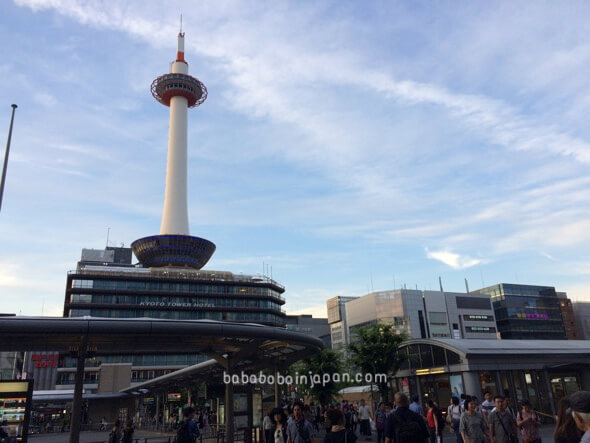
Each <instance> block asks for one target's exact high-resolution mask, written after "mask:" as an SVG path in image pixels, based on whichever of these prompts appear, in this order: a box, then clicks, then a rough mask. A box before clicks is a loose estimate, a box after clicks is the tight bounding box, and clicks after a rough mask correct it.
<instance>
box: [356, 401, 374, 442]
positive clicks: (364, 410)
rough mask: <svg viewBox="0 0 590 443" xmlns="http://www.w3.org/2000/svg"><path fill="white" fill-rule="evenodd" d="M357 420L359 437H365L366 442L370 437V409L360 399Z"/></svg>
mask: <svg viewBox="0 0 590 443" xmlns="http://www.w3.org/2000/svg"><path fill="white" fill-rule="evenodd" d="M358 415H359V420H360V422H361V435H364V436H365V437H367V440H368V439H369V438H370V437H371V419H372V418H373V417H371V408H369V405H366V404H365V399H364V398H363V399H361V405H360V406H359V412H358Z"/></svg>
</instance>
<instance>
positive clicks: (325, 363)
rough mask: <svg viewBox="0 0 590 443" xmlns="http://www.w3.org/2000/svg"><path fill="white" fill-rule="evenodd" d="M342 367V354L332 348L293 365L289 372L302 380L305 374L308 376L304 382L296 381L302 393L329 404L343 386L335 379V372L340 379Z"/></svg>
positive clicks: (322, 403)
mask: <svg viewBox="0 0 590 443" xmlns="http://www.w3.org/2000/svg"><path fill="white" fill-rule="evenodd" d="M342 368H343V363H342V359H341V356H340V354H339V353H338V352H336V351H334V350H332V349H324V350H323V351H321V352H319V353H317V354H315V355H314V356H313V357H310V358H308V359H306V360H303V361H301V362H298V363H296V364H294V365H292V366H291V368H290V371H289V372H290V374H291V375H292V376H293V377H294V378H295V377H297V376H298V377H299V380H300V381H301V380H302V379H303V377H304V376H306V377H307V380H304V382H303V383H301V382H300V383H296V384H297V389H298V391H299V392H300V393H304V394H307V395H309V396H311V397H312V398H313V399H314V400H316V401H317V402H319V404H320V405H327V404H329V403H331V402H332V401H333V400H334V398H335V397H336V396H337V395H338V391H339V390H340V388H341V386H340V383H338V382H337V381H336V382H335V381H334V374H337V377H336V379H338V377H339V376H340V374H341V372H342ZM324 377H325V378H324ZM328 378H329V380H328ZM318 382H319V383H318Z"/></svg>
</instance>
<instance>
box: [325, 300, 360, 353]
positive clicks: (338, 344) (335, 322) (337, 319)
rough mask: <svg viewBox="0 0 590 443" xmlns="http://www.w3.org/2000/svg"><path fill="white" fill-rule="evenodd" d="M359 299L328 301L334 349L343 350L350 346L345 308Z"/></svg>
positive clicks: (331, 339)
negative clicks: (352, 301) (350, 302)
mask: <svg viewBox="0 0 590 443" xmlns="http://www.w3.org/2000/svg"><path fill="white" fill-rule="evenodd" d="M357 298H358V297H341V296H337V297H332V298H330V299H328V300H327V301H326V307H327V311H328V324H329V325H330V342H331V345H332V349H342V348H344V347H345V346H346V345H347V344H348V325H347V323H346V310H345V307H344V306H345V305H346V303H348V302H349V301H351V300H355V299H357Z"/></svg>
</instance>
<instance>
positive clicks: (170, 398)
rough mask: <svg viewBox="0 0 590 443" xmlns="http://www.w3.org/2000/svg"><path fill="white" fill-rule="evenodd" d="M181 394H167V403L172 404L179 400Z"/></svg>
mask: <svg viewBox="0 0 590 443" xmlns="http://www.w3.org/2000/svg"><path fill="white" fill-rule="evenodd" d="M181 397H182V394H181V393H180V392H173V393H169V394H168V403H174V402H178V401H180V400H181Z"/></svg>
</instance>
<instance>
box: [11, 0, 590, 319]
mask: <svg viewBox="0 0 590 443" xmlns="http://www.w3.org/2000/svg"><path fill="white" fill-rule="evenodd" d="M181 12H182V14H183V17H184V30H185V32H186V58H187V60H188V62H189V65H190V68H189V69H190V73H191V74H192V75H194V76H196V77H198V78H199V79H200V80H202V81H203V82H204V83H205V84H206V86H207V88H208V90H209V98H208V99H207V101H206V102H205V103H204V104H203V105H202V106H201V107H199V108H197V109H194V110H192V111H190V114H189V165H188V167H189V219H190V227H191V233H192V234H193V235H199V236H203V237H205V238H208V239H210V240H212V241H214V242H215V243H216V244H217V252H216V253H215V255H214V256H213V258H212V260H211V261H210V263H209V264H208V265H207V268H208V269H222V270H229V271H232V272H236V273H239V272H244V273H257V272H262V269H263V265H262V264H263V262H264V263H268V264H270V265H272V269H273V277H275V278H276V279H277V280H279V281H280V282H282V283H283V284H284V285H285V286H286V288H287V292H286V298H287V309H288V311H289V312H308V313H314V314H316V315H318V314H320V315H322V314H323V315H325V300H326V299H327V298H329V297H332V296H335V295H362V294H364V293H366V292H367V291H369V290H371V289H374V290H383V289H392V288H394V287H399V286H400V285H402V284H406V285H407V286H408V287H416V286H418V288H420V289H435V288H437V287H438V277H439V276H441V277H442V280H443V284H444V288H445V290H450V291H451V290H454V291H462V290H464V282H463V279H464V278H467V279H468V281H469V285H470V288H472V289H476V288H479V287H481V286H482V284H483V285H491V284H494V283H499V282H514V283H531V284H543V285H552V286H556V288H557V289H558V290H562V291H567V292H568V293H569V294H570V296H571V297H572V298H573V299H578V300H582V299H586V300H590V252H589V251H590V248H589V246H590V186H589V185H590V175H589V174H588V170H589V167H590V126H589V125H588V116H589V115H590V82H589V81H588V78H589V72H590V22H588V20H587V18H588V16H590V4H588V3H587V2H567V3H559V4H557V3H555V2H519V1H516V2H514V1H512V2H451V1H448V2H445V1H441V2H431V1H424V2H420V1H416V2H393V1H381V2H379V1H375V2H356V1H350V2H346V1H334V2H328V1H326V2H312V1H301V2H299V1H298V2H281V1H266V2H263V1H260V2H238V1H215V2H213V1H202V2H188V1H185V2H180V1H176V2H174V1H169V2H160V1H135V2H133V1H129V2H119V1H108V0H103V1H96V2H92V1H75V0H15V1H14V2H10V1H5V2H2V3H1V5H0V24H1V26H0V50H1V52H0V53H1V54H2V57H1V58H0V77H1V78H2V80H3V81H2V82H0V98H1V100H0V103H1V104H2V106H3V108H4V111H2V110H1V109H0V117H1V121H0V123H1V125H0V139H1V140H2V143H4V142H5V140H6V134H7V130H8V122H9V117H10V110H11V108H10V104H11V103H17V104H18V105H19V108H18V110H17V115H16V120H15V128H14V134H13V144H12V151H11V157H10V162H9V170H8V177H7V183H6V191H5V195H4V202H3V206H2V211H1V213H0V233H1V235H0V293H1V296H2V304H1V306H2V307H1V308H0V311H3V312H17V313H18V312H21V313H22V314H27V315H38V314H41V313H43V314H45V315H50V314H53V315H60V313H61V311H62V309H63V298H64V291H65V281H66V273H67V271H68V270H71V269H74V268H75V264H76V261H77V260H78V259H79V256H80V251H81V249H82V248H103V247H104V245H105V242H106V234H107V228H108V227H110V228H111V231H110V244H111V245H120V244H121V243H124V244H125V245H129V244H130V243H131V242H132V241H133V240H135V239H137V238H139V237H142V236H145V235H150V234H155V233H158V231H159V226H160V217H161V211H162V204H163V194H164V181H165V159H166V144H167V132H168V109H167V108H165V107H163V106H161V105H159V104H158V103H157V102H156V101H155V100H154V99H153V98H152V97H151V95H150V92H149V86H150V83H151V81H152V80H153V79H154V78H155V77H157V76H158V75H161V74H163V73H166V72H168V69H169V62H170V61H171V60H172V59H173V57H174V54H175V45H176V34H177V32H178V21H179V20H178V16H179V14H180V13H181Z"/></svg>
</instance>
